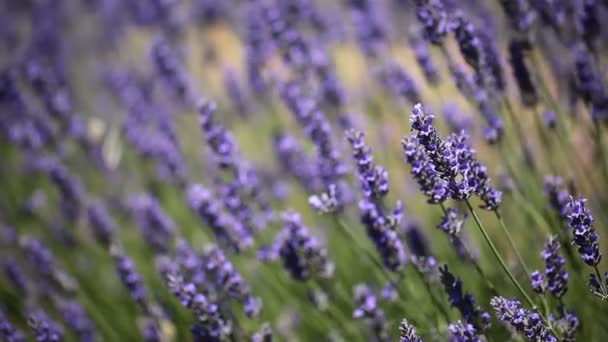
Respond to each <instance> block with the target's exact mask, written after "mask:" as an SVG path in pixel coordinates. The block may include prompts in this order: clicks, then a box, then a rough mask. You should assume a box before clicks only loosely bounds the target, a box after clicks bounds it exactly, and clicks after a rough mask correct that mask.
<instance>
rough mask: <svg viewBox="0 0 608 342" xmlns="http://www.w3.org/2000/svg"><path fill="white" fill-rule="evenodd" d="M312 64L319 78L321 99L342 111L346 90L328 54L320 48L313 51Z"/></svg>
mask: <svg viewBox="0 0 608 342" xmlns="http://www.w3.org/2000/svg"><path fill="white" fill-rule="evenodd" d="M310 58H311V62H312V65H313V67H314V70H315V73H316V74H317V77H318V78H319V92H320V98H322V99H323V101H324V102H325V103H327V104H329V105H330V106H332V107H333V108H336V109H340V108H341V107H342V106H343V105H344V103H345V102H346V100H345V97H346V95H345V90H344V87H343V86H342V84H341V83H340V80H339V79H338V75H337V73H336V70H335V68H334V66H333V65H332V64H331V61H330V59H329V57H328V56H327V53H326V52H325V51H323V50H322V49H319V48H313V49H312V51H311V56H310Z"/></svg>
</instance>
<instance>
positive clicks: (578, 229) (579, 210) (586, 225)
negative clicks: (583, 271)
mask: <svg viewBox="0 0 608 342" xmlns="http://www.w3.org/2000/svg"><path fill="white" fill-rule="evenodd" d="M586 201H587V200H586V199H585V198H579V199H577V200H575V199H574V198H573V197H572V196H571V197H570V201H569V202H568V204H567V205H566V210H567V212H568V214H567V215H566V218H567V219H568V226H569V227H570V228H571V229H572V230H573V234H574V239H573V243H574V244H576V245H577V246H578V252H579V254H580V255H581V259H583V261H584V262H585V263H586V264H587V265H589V266H597V265H598V264H599V263H600V261H601V260H602V254H601V253H600V245H599V242H598V240H599V236H598V235H597V233H596V232H595V228H594V227H593V216H591V212H590V211H589V209H587V208H586V207H585V202H586Z"/></svg>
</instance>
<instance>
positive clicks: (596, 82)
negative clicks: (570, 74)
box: [573, 45, 608, 120]
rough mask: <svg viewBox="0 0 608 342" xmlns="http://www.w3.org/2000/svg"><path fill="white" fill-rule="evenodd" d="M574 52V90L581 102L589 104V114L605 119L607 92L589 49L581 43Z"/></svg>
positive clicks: (607, 100) (595, 117)
mask: <svg viewBox="0 0 608 342" xmlns="http://www.w3.org/2000/svg"><path fill="white" fill-rule="evenodd" d="M573 54H574V77H575V83H576V90H577V93H578V94H579V96H580V97H581V99H582V100H583V102H584V103H585V104H587V105H590V106H591V114H592V118H593V119H594V120H605V119H606V117H607V116H608V114H606V106H607V102H608V94H607V93H606V90H605V88H604V86H603V81H602V79H601V77H600V76H599V75H600V73H599V72H598V70H597V67H596V66H595V64H594V62H593V57H592V55H591V53H590V52H589V50H588V49H587V48H585V47H584V46H583V45H578V46H575V48H574V49H573Z"/></svg>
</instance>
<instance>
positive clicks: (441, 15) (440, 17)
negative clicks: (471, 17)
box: [415, 0, 449, 45]
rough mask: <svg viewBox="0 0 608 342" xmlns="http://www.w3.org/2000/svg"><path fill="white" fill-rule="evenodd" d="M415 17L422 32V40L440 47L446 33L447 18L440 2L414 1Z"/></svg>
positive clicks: (430, 0)
mask: <svg viewBox="0 0 608 342" xmlns="http://www.w3.org/2000/svg"><path fill="white" fill-rule="evenodd" d="M415 3H416V17H417V18H418V21H419V22H420V25H421V26H422V28H423V30H424V38H425V39H426V40H428V41H429V42H431V43H432V44H436V45H440V44H442V43H443V38H444V37H445V36H446V34H447V33H448V30H449V28H448V26H449V17H448V12H447V10H446V8H445V5H444V4H443V2H442V1H441V0H416V1H415Z"/></svg>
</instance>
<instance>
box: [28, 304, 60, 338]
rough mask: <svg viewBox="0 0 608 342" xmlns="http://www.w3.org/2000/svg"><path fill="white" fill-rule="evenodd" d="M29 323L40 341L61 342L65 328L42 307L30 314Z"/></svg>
mask: <svg viewBox="0 0 608 342" xmlns="http://www.w3.org/2000/svg"><path fill="white" fill-rule="evenodd" d="M28 325H29V326H30V328H31V329H32V331H33V332H34V335H35V336H36V341H38V342H59V341H61V340H62V339H63V328H62V327H61V326H60V325H59V324H57V323H56V322H55V321H53V320H51V318H50V317H49V316H48V315H47V314H46V313H45V312H44V311H42V310H40V309H38V310H35V311H33V312H32V313H30V314H29V316H28Z"/></svg>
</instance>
